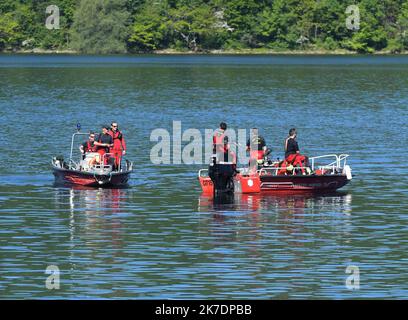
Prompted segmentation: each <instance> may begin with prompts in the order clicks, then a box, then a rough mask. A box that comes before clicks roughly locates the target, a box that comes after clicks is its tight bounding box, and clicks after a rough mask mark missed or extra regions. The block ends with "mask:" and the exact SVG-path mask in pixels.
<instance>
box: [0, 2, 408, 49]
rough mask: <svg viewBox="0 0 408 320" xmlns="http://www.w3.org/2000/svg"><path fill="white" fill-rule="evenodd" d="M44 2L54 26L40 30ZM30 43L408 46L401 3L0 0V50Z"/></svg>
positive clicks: (407, 5)
mask: <svg viewBox="0 0 408 320" xmlns="http://www.w3.org/2000/svg"><path fill="white" fill-rule="evenodd" d="M50 5H54V6H57V7H58V9H59V27H58V28H54V29H49V28H46V27H45V21H46V18H47V16H49V14H47V13H46V8H47V7H48V6H50ZM351 5H354V6H355V7H357V9H354V10H351V11H350V10H349V11H347V10H348V9H347V8H348V7H349V6H351ZM347 19H348V20H349V22H350V23H351V24H352V25H351V28H350V26H348V25H347ZM33 48H41V49H48V50H64V49H69V50H74V51H76V52H81V53H102V54H105V53H126V52H131V53H133V52H152V51H157V50H166V49H173V50H176V51H194V52H206V51H209V50H237V51H239V50H243V49H253V50H260V51H261V50H274V51H287V50H305V51H307V50H325V51H334V50H338V49H342V50H350V51H355V52H360V53H374V52H378V51H388V52H394V53H396V52H403V51H405V50H407V49H408V0H360V1H355V0H1V2H0V51H13V50H24V49H25V50H30V49H33Z"/></svg>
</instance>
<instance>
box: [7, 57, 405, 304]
mask: <svg viewBox="0 0 408 320" xmlns="http://www.w3.org/2000/svg"><path fill="white" fill-rule="evenodd" d="M407 79H408V57H407V56H374V57H373V56H370V57H368V56H329V57H323V56H311V57H305V56H293V57H292V56H263V55H261V56H194V55H184V56H173V55H168V56H103V57H100V56H49V55H41V56H26V55H0V84H1V85H0V125H1V127H2V128H3V135H4V137H6V138H5V139H4V143H3V144H2V147H1V152H2V157H3V158H2V160H3V161H1V162H0V219H1V220H0V221H1V228H0V297H2V298H72V299H76V298H139V299H140V298H165V299H167V298H168V299H174V298H228V299H229V298H231V299H234V298H242V299H246V298H254V299H255V298H256V299H270V298H278V299H286V298H301V299H303V298H312V299H316V298H329V299H342V298H405V299H406V298H407V297H408V285H407V283H408V281H407V280H408V278H407V269H408V261H407V254H406V252H407V249H408V238H407V231H408V228H407V215H406V213H407V212H408V210H407V209H408V208H407V205H406V203H405V202H406V201H405V199H406V198H407V193H408V191H407V182H408V181H407V176H408V170H407V167H406V165H405V160H406V159H407V157H408V154H407V148H406V147H405V143H406V141H407V140H408V139H407V132H406V130H405V128H406V123H407V119H408V108H407V104H408V91H407V90H406V88H407V85H408V80H407ZM112 120H116V121H118V122H119V125H120V127H121V129H122V130H123V133H124V136H125V138H126V140H127V145H128V157H129V158H130V159H132V160H133V161H134V162H135V172H134V174H133V178H132V180H131V182H130V188H128V189H119V190H115V189H113V190H112V189H108V190H103V189H77V188H72V189H71V188H61V187H54V186H53V176H52V174H51V171H50V160H51V157H52V156H55V155H58V154H62V155H64V156H65V157H67V155H68V153H69V146H70V138H71V134H72V133H73V131H74V130H75V127H76V123H77V122H80V123H81V124H82V127H83V131H87V130H91V129H92V130H99V127H100V126H101V125H102V124H106V123H110V122H111V121H112ZM222 120H223V121H226V122H227V123H228V125H229V127H231V128H235V129H238V128H247V129H249V128H251V127H254V126H256V127H258V128H260V130H261V134H262V135H263V136H264V137H265V139H266V141H267V144H268V146H270V147H271V149H272V156H273V157H274V158H276V157H280V158H282V156H283V146H282V145H283V140H284V138H285V137H286V135H287V131H288V129H289V128H290V127H292V126H295V127H297V128H298V132H299V144H300V147H301V150H302V152H303V153H305V154H307V155H309V156H316V155H321V154H330V153H348V154H350V158H349V164H350V165H351V167H352V169H353V174H355V177H354V179H353V181H352V182H351V183H350V184H349V185H348V186H346V187H345V188H344V189H342V191H341V192H337V193H334V194H330V195H323V196H310V195H304V196H301V195H296V196H295V195H292V196H290V195H289V196H277V195H272V196H268V197H259V196H255V195H252V196H246V197H245V196H237V197H236V198H235V199H234V202H233V203H230V204H216V203H214V202H213V201H212V200H211V199H208V198H206V197H204V196H202V195H200V188H199V185H198V181H197V170H198V169H199V168H201V167H203V166H200V165H185V164H181V165H174V164H168V165H154V164H152V163H151V162H150V149H151V148H152V146H153V145H154V142H151V141H150V134H151V132H152V130H154V129H156V128H165V129H167V130H169V131H171V129H172V124H173V121H181V123H182V128H183V130H185V129H187V128H197V129H199V130H200V131H201V132H202V133H204V129H206V128H212V129H214V128H215V127H217V125H218V123H219V122H220V121H222ZM48 265H57V266H58V267H59V268H60V270H61V287H60V289H59V290H48V289H47V288H46V287H45V280H46V277H47V275H46V274H45V269H46V267H47V266H48ZM347 266H358V267H359V268H360V288H359V289H358V290H349V289H347V287H346V285H345V281H346V279H347V277H348V276H349V274H347V273H346V268H347Z"/></svg>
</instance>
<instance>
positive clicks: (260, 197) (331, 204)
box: [198, 192, 352, 215]
mask: <svg viewBox="0 0 408 320" xmlns="http://www.w3.org/2000/svg"><path fill="white" fill-rule="evenodd" d="M351 202H352V195H351V194H350V193H346V192H335V193H326V194H318V195H316V194H235V195H230V196H223V197H217V198H213V197H212V196H207V195H201V196H200V198H199V199H198V211H199V212H207V211H210V212H213V213H214V214H221V215H222V214H223V213H224V214H225V213H228V212H230V213H231V212H234V211H236V212H264V211H270V210H278V211H280V212H281V213H282V214H292V215H302V214H305V213H307V214H313V213H315V212H317V213H318V212H320V211H321V210H322V209H323V208H324V209H325V211H326V212H327V211H328V212H338V213H342V214H345V215H350V214H351Z"/></svg>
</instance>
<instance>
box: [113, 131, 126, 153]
mask: <svg viewBox="0 0 408 320" xmlns="http://www.w3.org/2000/svg"><path fill="white" fill-rule="evenodd" d="M109 135H110V136H111V137H112V139H113V147H112V148H111V150H114V151H122V150H124V151H126V142H125V138H124V137H123V135H122V132H120V131H119V130H116V132H113V131H112V130H109Z"/></svg>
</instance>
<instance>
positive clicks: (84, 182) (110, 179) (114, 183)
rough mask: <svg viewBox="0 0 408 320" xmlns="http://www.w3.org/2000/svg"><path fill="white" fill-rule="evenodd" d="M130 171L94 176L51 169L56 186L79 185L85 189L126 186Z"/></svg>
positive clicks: (88, 173) (93, 174) (61, 169)
mask: <svg viewBox="0 0 408 320" xmlns="http://www.w3.org/2000/svg"><path fill="white" fill-rule="evenodd" d="M130 173H131V171H121V172H111V173H110V174H95V173H90V172H82V171H76V170H69V169H63V168H56V167H53V174H54V177H55V182H56V183H57V184H69V185H80V186H87V187H99V188H100V187H121V186H126V185H127V183H128V181H129V178H130Z"/></svg>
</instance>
